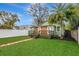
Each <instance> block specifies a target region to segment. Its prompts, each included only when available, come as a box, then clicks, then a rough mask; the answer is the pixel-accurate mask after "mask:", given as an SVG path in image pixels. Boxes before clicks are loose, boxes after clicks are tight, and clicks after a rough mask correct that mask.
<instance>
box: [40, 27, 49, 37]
mask: <svg viewBox="0 0 79 59" xmlns="http://www.w3.org/2000/svg"><path fill="white" fill-rule="evenodd" d="M47 31H48V30H47V26H41V30H40V32H41V33H40V36H42V37H48V32H47Z"/></svg>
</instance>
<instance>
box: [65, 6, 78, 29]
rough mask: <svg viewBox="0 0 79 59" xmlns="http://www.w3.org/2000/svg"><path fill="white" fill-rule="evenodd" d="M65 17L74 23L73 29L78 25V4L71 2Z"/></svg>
mask: <svg viewBox="0 0 79 59" xmlns="http://www.w3.org/2000/svg"><path fill="white" fill-rule="evenodd" d="M65 17H66V19H67V21H69V23H70V24H71V25H72V28H71V29H74V28H76V27H77V26H78V23H79V20H78V19H79V6H78V4H69V5H68V6H67V10H66V11H65Z"/></svg>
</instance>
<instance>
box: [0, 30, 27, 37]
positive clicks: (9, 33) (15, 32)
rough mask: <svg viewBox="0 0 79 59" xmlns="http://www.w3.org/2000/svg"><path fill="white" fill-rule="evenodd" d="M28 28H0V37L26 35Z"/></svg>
mask: <svg viewBox="0 0 79 59" xmlns="http://www.w3.org/2000/svg"><path fill="white" fill-rule="evenodd" d="M27 35H28V30H8V29H6V30H3V29H0V38H5V37H15V36H27Z"/></svg>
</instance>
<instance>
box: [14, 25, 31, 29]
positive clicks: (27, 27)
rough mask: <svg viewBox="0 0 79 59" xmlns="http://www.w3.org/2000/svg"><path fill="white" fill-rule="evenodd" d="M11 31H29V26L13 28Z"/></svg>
mask: <svg viewBox="0 0 79 59" xmlns="http://www.w3.org/2000/svg"><path fill="white" fill-rule="evenodd" d="M13 29H15V30H29V29H30V26H28V25H23V26H14V27H13Z"/></svg>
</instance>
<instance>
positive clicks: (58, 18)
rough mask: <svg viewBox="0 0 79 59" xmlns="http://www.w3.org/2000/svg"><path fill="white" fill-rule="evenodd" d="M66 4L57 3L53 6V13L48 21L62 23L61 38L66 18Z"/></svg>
mask: <svg viewBox="0 0 79 59" xmlns="http://www.w3.org/2000/svg"><path fill="white" fill-rule="evenodd" d="M65 7H66V4H56V6H55V7H53V10H52V12H53V14H52V15H50V16H49V19H48V22H49V23H51V24H53V23H58V24H60V25H61V34H60V35H61V38H62V35H63V33H62V28H63V27H64V23H63V21H64V20H65V14H64V11H65V10H66V9H65Z"/></svg>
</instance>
